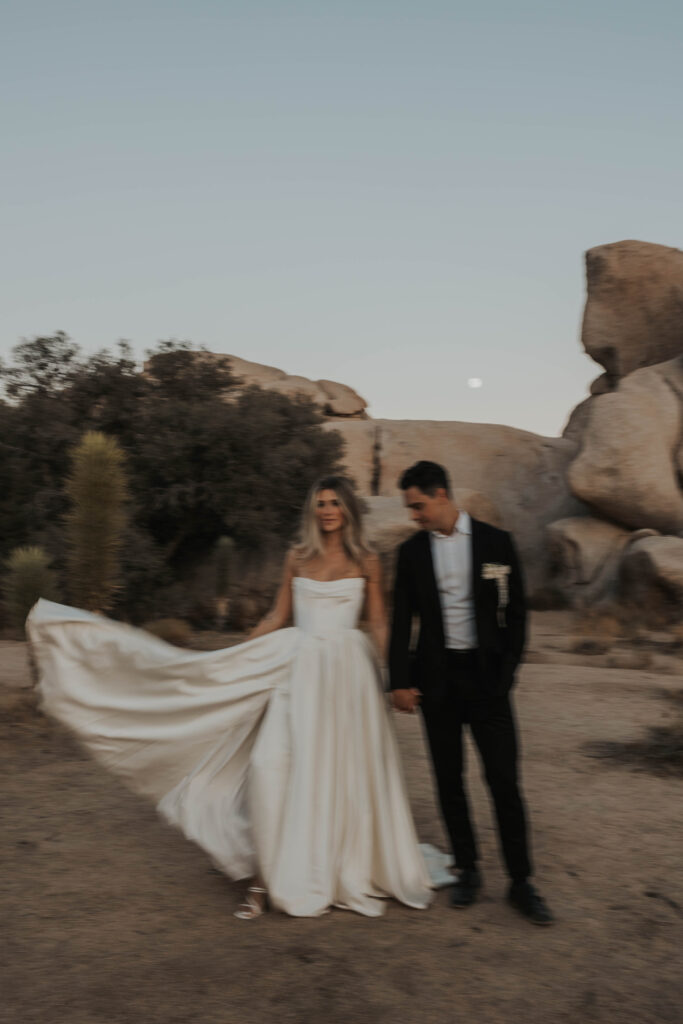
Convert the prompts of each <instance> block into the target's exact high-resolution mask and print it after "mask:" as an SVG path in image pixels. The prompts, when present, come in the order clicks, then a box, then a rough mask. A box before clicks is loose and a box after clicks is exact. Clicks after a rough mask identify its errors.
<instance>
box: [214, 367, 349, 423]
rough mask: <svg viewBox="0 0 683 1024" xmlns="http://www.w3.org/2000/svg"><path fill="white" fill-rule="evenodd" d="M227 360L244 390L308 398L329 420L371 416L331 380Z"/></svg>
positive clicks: (344, 388) (347, 388) (345, 388)
mask: <svg viewBox="0 0 683 1024" xmlns="http://www.w3.org/2000/svg"><path fill="white" fill-rule="evenodd" d="M212 355H213V354H212ZM214 358H225V356H220V357H219V356H215V357H214ZM227 358H228V359H229V360H230V368H231V370H232V372H233V373H234V374H235V376H236V377H239V378H240V381H241V384H242V386H244V387H249V386H250V385H257V386H258V387H261V388H265V389H266V390H268V391H279V392H280V393H282V394H285V395H289V396H291V397H294V396H296V395H304V396H305V397H306V398H310V399H311V401H312V402H315V404H316V405H318V406H319V407H320V409H321V411H322V412H323V413H324V414H325V415H326V416H332V417H336V416H338V417H341V418H344V419H346V418H356V419H364V418H365V417H366V416H367V413H366V409H367V405H368V403H367V402H366V401H365V399H364V398H361V397H360V395H359V394H357V393H356V392H355V391H354V390H353V388H350V387H347V385H346V384H337V383H335V381H331V380H309V379H308V377H298V376H294V375H292V374H289V373H285V371H284V370H279V369H277V367H275V366H265V365H262V364H261V363H252V362H250V360H248V359H240V357H239V356H227Z"/></svg>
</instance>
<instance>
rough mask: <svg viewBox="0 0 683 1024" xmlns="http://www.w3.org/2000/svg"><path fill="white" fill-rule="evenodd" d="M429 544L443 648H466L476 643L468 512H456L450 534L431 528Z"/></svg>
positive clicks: (470, 528)
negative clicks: (456, 515) (440, 620)
mask: <svg viewBox="0 0 683 1024" xmlns="http://www.w3.org/2000/svg"><path fill="white" fill-rule="evenodd" d="M429 543H430V546H431V549H432V561H433V563H434V575H435V576H436V585H437V588H438V591H439V599H440V601H441V613H442V615H443V629H444V639H445V641H446V647H448V648H450V649H451V650H456V651H469V650H471V649H472V648H474V647H476V646H477V627H476V624H475V620H474V597H473V594H472V520H471V519H470V517H469V515H468V513H467V512H463V511H460V512H459V513H458V518H457V521H456V524H455V526H454V527H453V532H452V533H450V534H447V533H439V532H438V530H432V532H431V533H430V535H429Z"/></svg>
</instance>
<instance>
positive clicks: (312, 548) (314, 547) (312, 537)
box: [294, 476, 371, 567]
mask: <svg viewBox="0 0 683 1024" xmlns="http://www.w3.org/2000/svg"><path fill="white" fill-rule="evenodd" d="M321 491H334V493H335V494H336V496H337V500H338V502H339V505H340V508H341V510H342V512H343V513H344V520H345V522H344V530H343V535H342V543H343V545H344V550H345V551H346V553H347V555H348V556H349V558H350V559H351V560H352V561H353V562H355V563H356V565H358V566H361V567H362V566H363V563H364V561H365V559H366V558H367V556H368V555H369V554H371V549H370V548H369V547H368V545H367V543H366V541H365V537H364V536H363V522H362V509H361V504H360V501H359V500H358V496H357V495H356V492H355V491H354V489H353V487H352V485H351V482H350V481H349V480H347V479H346V477H343V476H324V477H322V478H321V479H320V480H316V482H315V483H314V484H313V486H312V487H311V489H310V491H309V492H308V496H307V497H306V502H305V504H304V509H303V514H302V516H301V529H300V531H299V543H298V544H297V545H296V547H295V548H294V553H295V555H296V556H297V558H299V559H300V560H301V561H302V562H305V561H307V560H308V559H310V558H315V556H316V555H321V554H323V552H324V550H325V549H324V547H323V541H322V536H321V533H320V526H319V525H318V519H317V516H316V514H315V510H316V507H317V502H318V495H319V494H320V492H321Z"/></svg>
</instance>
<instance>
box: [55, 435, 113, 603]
mask: <svg viewBox="0 0 683 1024" xmlns="http://www.w3.org/2000/svg"><path fill="white" fill-rule="evenodd" d="M66 492H67V494H68V496H69V497H70V498H71V501H72V508H71V511H70V512H69V513H68V516H67V542H68V548H69V561H68V566H69V584H70V592H71V597H72V600H73V601H74V602H75V603H76V604H78V605H80V607H82V608H87V609H89V610H90V611H106V610H107V609H108V608H109V607H110V606H111V603H112V599H113V596H114V593H115V591H116V589H117V586H118V583H119V576H120V563H119V552H120V549H121V544H122V542H123V531H124V528H125V526H126V519H127V516H126V499H127V494H128V487H127V482H126V473H125V469H124V455H123V452H122V451H121V448H120V447H119V445H118V444H117V442H116V441H115V440H114V439H113V438H111V437H107V436H106V434H102V433H100V432H99V431H94V430H91V431H88V433H86V434H84V435H83V438H82V439H81V441H80V443H79V444H78V445H77V446H76V447H75V448H74V450H73V452H72V463H71V475H70V476H69V479H68V481H67V484H66Z"/></svg>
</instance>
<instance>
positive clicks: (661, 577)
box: [620, 537, 683, 625]
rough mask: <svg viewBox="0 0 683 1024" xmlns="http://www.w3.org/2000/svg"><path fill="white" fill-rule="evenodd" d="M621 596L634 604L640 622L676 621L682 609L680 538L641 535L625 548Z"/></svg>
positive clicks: (621, 570)
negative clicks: (639, 538)
mask: <svg viewBox="0 0 683 1024" xmlns="http://www.w3.org/2000/svg"><path fill="white" fill-rule="evenodd" d="M620 583H621V596H622V599H623V600H625V601H627V602H628V603H630V604H631V605H633V606H635V607H636V608H637V609H638V611H639V616H640V617H641V619H642V624H643V625H668V624H672V623H678V622H680V619H681V614H682V613H683V539H681V538H680V537H644V538H642V539H641V540H637V541H635V542H634V543H633V544H631V545H630V546H629V547H628V549H627V551H626V552H625V554H624V556H623V559H622V562H621V569H620Z"/></svg>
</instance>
